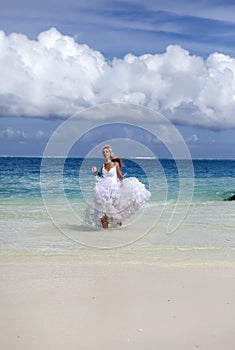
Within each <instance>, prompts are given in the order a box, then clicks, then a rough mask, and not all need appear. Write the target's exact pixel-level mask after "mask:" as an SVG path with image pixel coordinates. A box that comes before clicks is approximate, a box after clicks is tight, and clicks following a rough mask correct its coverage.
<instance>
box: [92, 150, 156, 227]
mask: <svg viewBox="0 0 235 350" xmlns="http://www.w3.org/2000/svg"><path fill="white" fill-rule="evenodd" d="M102 153H103V157H104V159H105V163H103V164H102V167H101V170H100V171H98V170H97V168H96V167H95V166H93V167H92V169H91V170H92V172H93V173H94V175H96V185H95V188H94V210H93V213H92V214H91V215H90V220H88V221H91V223H92V224H93V225H95V226H99V225H100V224H102V227H103V228H108V227H109V225H110V226H112V227H115V226H117V225H119V226H121V225H122V221H123V220H124V219H127V218H128V217H130V216H131V215H133V214H134V213H135V212H136V211H137V210H138V209H139V208H141V207H142V206H143V205H144V203H145V202H146V200H147V199H148V198H149V197H150V195H151V194H150V192H149V191H148V190H147V189H146V188H145V186H144V185H143V184H142V183H141V182H139V180H138V179H137V178H135V177H131V178H127V179H124V178H123V175H122V162H121V159H120V158H114V154H113V151H112V149H111V147H110V146H108V145H106V146H104V147H103V148H102ZM88 216H89V215H88Z"/></svg>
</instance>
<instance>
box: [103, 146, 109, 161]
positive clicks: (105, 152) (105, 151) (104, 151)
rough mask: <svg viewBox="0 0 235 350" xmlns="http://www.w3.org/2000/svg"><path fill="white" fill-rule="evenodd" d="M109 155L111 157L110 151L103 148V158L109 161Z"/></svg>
mask: <svg viewBox="0 0 235 350" xmlns="http://www.w3.org/2000/svg"><path fill="white" fill-rule="evenodd" d="M110 155H111V153H110V150H109V149H108V148H104V150H103V156H104V158H105V159H107V160H108V159H110Z"/></svg>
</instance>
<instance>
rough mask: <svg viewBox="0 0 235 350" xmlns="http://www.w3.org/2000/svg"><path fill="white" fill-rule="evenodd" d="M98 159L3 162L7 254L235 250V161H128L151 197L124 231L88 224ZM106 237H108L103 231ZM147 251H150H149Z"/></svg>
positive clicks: (1, 225)
mask: <svg viewBox="0 0 235 350" xmlns="http://www.w3.org/2000/svg"><path fill="white" fill-rule="evenodd" d="M101 163H102V159H99V158H93V159H92V158H67V159H62V158H47V159H41V158H28V157H25V158H24V157H1V158H0V201H1V202H0V205H1V212H0V244H1V253H2V254H39V253H40V254H41V253H43V254H61V253H71V254H79V252H80V251H81V250H83V249H85V248H86V249H87V248H89V247H91V248H99V249H100V248H101V249H104V248H105V249H106V248H121V247H123V246H133V245H134V246H137V247H139V248H140V249H149V248H153V249H156V251H159V250H161V249H163V250H164V249H170V248H171V249H175V248H179V249H207V250H208V251H209V250H211V249H224V248H228V249H231V251H234V249H235V210H234V209H235V201H228V200H227V199H228V198H229V197H230V196H232V195H233V194H235V160H219V159H218V160H215V159H200V160H197V159H196V160H193V161H192V162H191V161H189V160H179V161H175V160H171V159H151V158H139V159H123V174H125V177H126V178H128V177H133V176H134V177H137V178H138V179H139V181H141V182H142V183H144V184H145V186H146V188H147V189H149V190H150V192H151V193H152V195H151V197H150V199H149V201H148V202H147V204H146V205H145V207H144V208H143V209H141V210H140V212H139V213H138V214H137V215H135V217H134V218H132V219H131V220H129V221H128V222H127V223H124V224H123V227H121V228H119V229H117V230H106V231H105V230H102V229H100V228H94V227H90V226H88V225H86V224H85V223H84V221H83V217H84V210H85V208H86V206H87V205H90V204H92V193H93V188H94V184H95V177H94V175H93V174H92V173H91V166H93V165H95V166H97V167H98V166H100V165H101ZM104 231H105V232H104ZM146 251H147V250H146Z"/></svg>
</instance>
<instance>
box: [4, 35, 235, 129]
mask: <svg viewBox="0 0 235 350" xmlns="http://www.w3.org/2000/svg"><path fill="white" fill-rule="evenodd" d="M0 73H1V85H0V115H1V116H25V117H43V118H51V117H59V118H67V117H69V116H70V115H72V114H73V113H75V112H77V111H78V110H83V109H84V108H87V107H91V106H95V105H97V104H101V103H105V102H129V103H135V104H140V105H143V106H146V107H150V108H153V109H154V110H157V111H159V112H161V113H162V114H164V115H165V116H167V117H168V118H169V119H170V120H172V121H173V122H175V123H177V124H182V125H192V126H198V127H203V128H210V129H215V130H216V129H226V128H234V127H235V118H234V113H235V59H234V58H232V57H229V56H226V55H224V54H222V53H213V54H211V55H210V56H209V57H208V58H207V59H203V58H202V57H199V56H195V55H190V53H189V52H188V51H186V50H185V49H183V48H182V47H180V46H175V45H171V46H168V47H167V48H166V51H165V52H164V53H163V54H154V55H153V54H144V55H141V56H135V55H133V54H131V53H129V54H127V55H126V56H125V57H123V58H121V59H117V58H114V59H113V60H112V61H108V60H107V59H106V58H105V57H104V56H103V55H102V54H101V53H100V52H98V51H95V50H93V49H92V48H90V47H88V46H87V45H84V44H83V45H80V44H78V43H76V42H75V40H74V39H73V38H72V37H70V36H65V35H62V34H61V33H60V32H58V31H57V30H56V29H55V28H51V29H50V30H48V31H46V32H42V33H40V35H39V36H38V39H37V40H30V39H28V38H27V37H26V36H24V35H21V34H16V33H12V34H10V35H8V36H7V35H5V33H4V32H3V31H1V32H0ZM127 118H128V116H127ZM130 121H131V120H130Z"/></svg>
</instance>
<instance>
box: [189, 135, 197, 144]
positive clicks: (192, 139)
mask: <svg viewBox="0 0 235 350" xmlns="http://www.w3.org/2000/svg"><path fill="white" fill-rule="evenodd" d="M198 140H199V139H198V137H197V135H196V134H193V135H191V136H190V137H188V138H187V140H186V141H187V142H188V143H194V142H197V141H198Z"/></svg>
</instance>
